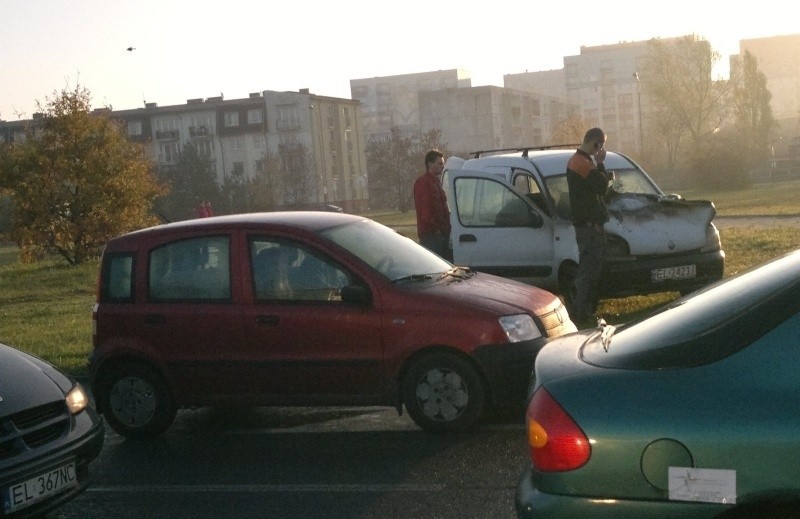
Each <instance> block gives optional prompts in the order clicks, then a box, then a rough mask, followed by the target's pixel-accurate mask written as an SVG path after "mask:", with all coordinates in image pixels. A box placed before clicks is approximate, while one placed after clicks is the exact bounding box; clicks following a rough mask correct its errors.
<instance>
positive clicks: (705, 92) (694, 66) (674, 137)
mask: <svg viewBox="0 0 800 519" xmlns="http://www.w3.org/2000/svg"><path fill="white" fill-rule="evenodd" d="M719 59H720V54H719V53H718V52H716V51H713V50H712V49H711V46H710V44H709V43H708V42H707V41H705V40H703V39H701V38H699V37H697V36H694V35H691V36H684V37H682V38H678V39H677V40H676V41H667V42H665V41H662V40H659V39H653V40H650V42H649V43H648V53H647V54H646V56H645V58H644V60H643V62H642V73H641V75H640V77H641V82H642V83H641V85H642V89H643V90H644V92H645V94H646V95H647V98H648V100H649V104H650V106H651V107H652V110H651V113H650V117H649V118H648V119H649V120H648V124H647V127H648V128H651V129H652V130H653V131H652V133H653V134H654V135H657V136H658V138H659V140H660V141H659V142H661V143H662V144H663V145H664V146H665V151H666V153H667V160H668V164H669V169H670V170H672V169H674V167H675V165H676V163H677V159H678V157H680V156H681V151H682V149H683V147H684V146H689V148H688V149H689V151H690V152H697V153H702V149H703V146H704V145H705V144H707V140H708V139H710V138H712V137H713V136H714V135H715V133H716V132H717V131H718V129H719V127H720V126H721V124H722V122H723V121H724V120H725V118H726V116H727V112H726V105H727V103H726V101H727V99H728V97H727V96H728V84H727V83H726V82H723V81H714V80H713V79H712V76H711V73H712V70H713V68H714V66H715V65H716V63H717V62H718V61H719ZM649 140H651V141H652V138H651V139H649ZM700 174H702V173H700Z"/></svg>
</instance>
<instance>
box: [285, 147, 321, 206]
mask: <svg viewBox="0 0 800 519" xmlns="http://www.w3.org/2000/svg"><path fill="white" fill-rule="evenodd" d="M278 157H279V159H280V163H281V169H280V184H281V188H282V193H283V200H282V202H284V203H285V204H287V205H292V206H294V207H301V206H302V205H303V204H307V203H308V202H310V201H311V197H312V195H313V194H314V193H315V187H317V186H318V184H317V182H316V180H317V179H316V178H315V174H314V170H313V169H312V168H311V163H312V161H311V160H310V158H309V153H308V150H307V148H306V146H305V145H304V144H303V143H300V142H297V143H294V144H281V145H280V146H279V147H278ZM319 188H320V189H325V186H321V187H319ZM326 201H327V196H326Z"/></svg>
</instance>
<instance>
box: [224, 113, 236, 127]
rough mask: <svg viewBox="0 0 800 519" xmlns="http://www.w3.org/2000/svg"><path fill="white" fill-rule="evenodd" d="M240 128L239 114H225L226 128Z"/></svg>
mask: <svg viewBox="0 0 800 519" xmlns="http://www.w3.org/2000/svg"><path fill="white" fill-rule="evenodd" d="M233 126H239V112H225V127H233Z"/></svg>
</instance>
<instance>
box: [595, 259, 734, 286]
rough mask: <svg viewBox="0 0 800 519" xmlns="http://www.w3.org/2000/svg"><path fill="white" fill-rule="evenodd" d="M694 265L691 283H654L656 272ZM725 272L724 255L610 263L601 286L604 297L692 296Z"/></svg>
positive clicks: (673, 280) (607, 264)
mask: <svg viewBox="0 0 800 519" xmlns="http://www.w3.org/2000/svg"><path fill="white" fill-rule="evenodd" d="M684 265H695V266H696V269H697V271H696V272H697V275H696V276H695V277H693V278H689V279H669V280H663V281H653V280H652V277H651V276H652V272H653V270H655V269H663V268H669V267H679V266H684ZM724 270H725V252H724V251H722V250H718V251H714V252H707V253H699V252H697V253H689V254H676V255H673V256H650V257H644V258H636V259H632V260H618V261H609V262H607V263H606V267H605V273H604V276H603V281H602V284H601V288H600V290H601V292H602V294H603V296H605V297H625V296H632V295H644V294H652V293H655V292H683V293H687V292H691V291H693V290H696V289H698V288H701V287H704V286H706V285H708V284H710V283H713V282H715V281H719V280H720V279H722V275H723V273H724Z"/></svg>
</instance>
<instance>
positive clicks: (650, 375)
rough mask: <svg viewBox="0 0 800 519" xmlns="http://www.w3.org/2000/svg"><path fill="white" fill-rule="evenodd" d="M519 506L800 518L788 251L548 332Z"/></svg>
mask: <svg viewBox="0 0 800 519" xmlns="http://www.w3.org/2000/svg"><path fill="white" fill-rule="evenodd" d="M526 427H527V438H528V443H529V447H530V458H531V466H530V467H529V468H528V469H526V471H525V472H524V474H523V475H522V476H521V478H520V480H519V484H518V486H517V492H516V498H515V507H516V512H517V516H518V517H536V518H576V517H580V518H595V517H609V518H612V517H613V518H615V519H619V518H626V517H636V518H641V517H647V518H655V517H665V518H666V517H669V518H673V519H674V518H680V517H692V518H703V517H726V518H728V517H800V250H798V251H795V252H793V253H790V254H787V255H785V256H783V257H781V258H778V259H776V260H773V261H771V262H769V263H766V264H764V265H762V266H760V267H758V268H755V269H752V270H749V271H747V272H745V273H742V274H740V275H738V276H735V277H731V278H728V279H725V280H723V281H720V282H717V283H715V284H713V285H710V286H708V287H706V288H704V289H702V290H701V291H699V292H695V293H693V294H690V295H688V296H686V297H684V298H681V299H678V300H676V301H674V302H673V303H670V304H668V305H667V306H665V307H663V308H660V309H658V310H657V311H655V312H654V313H653V314H651V315H649V316H647V317H646V318H643V319H640V320H638V321H635V322H631V323H627V324H624V325H620V326H618V327H614V326H611V325H606V324H605V323H600V325H599V326H598V327H597V328H595V329H589V330H583V331H580V332H577V333H573V334H569V335H565V336H562V337H560V338H557V339H553V340H550V341H548V342H547V344H546V345H544V347H543V348H542V349H541V351H540V352H539V354H538V356H537V358H536V363H535V368H534V373H533V379H532V383H531V386H530V399H529V403H528V407H527V411H526Z"/></svg>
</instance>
